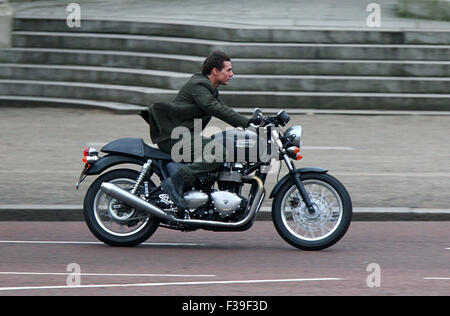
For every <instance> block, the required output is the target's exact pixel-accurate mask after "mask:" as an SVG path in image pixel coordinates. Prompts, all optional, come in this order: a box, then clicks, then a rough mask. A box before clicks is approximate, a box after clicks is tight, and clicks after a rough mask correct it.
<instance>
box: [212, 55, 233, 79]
mask: <svg viewBox="0 0 450 316" xmlns="http://www.w3.org/2000/svg"><path fill="white" fill-rule="evenodd" d="M223 66H224V67H223V68H222V70H220V71H219V70H218V69H217V68H214V70H215V73H216V81H217V82H218V83H219V84H223V85H227V84H228V82H229V81H230V79H231V77H233V75H234V74H233V68H232V67H231V62H230V61H224V62H223Z"/></svg>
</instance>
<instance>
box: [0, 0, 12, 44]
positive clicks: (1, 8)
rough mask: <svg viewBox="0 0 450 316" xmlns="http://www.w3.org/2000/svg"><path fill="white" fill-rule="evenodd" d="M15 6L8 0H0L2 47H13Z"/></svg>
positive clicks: (0, 38)
mask: <svg viewBox="0 0 450 316" xmlns="http://www.w3.org/2000/svg"><path fill="white" fill-rule="evenodd" d="M13 15H14V10H13V8H12V7H11V6H10V5H9V4H8V1H6V0H0V49H1V48H7V47H11V30H12V19H13Z"/></svg>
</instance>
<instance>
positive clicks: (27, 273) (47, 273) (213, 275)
mask: <svg viewBox="0 0 450 316" xmlns="http://www.w3.org/2000/svg"><path fill="white" fill-rule="evenodd" d="M0 275H77V276H114V277H208V278H210V277H215V276H216V275H215V274H159V273H73V272H16V271H0Z"/></svg>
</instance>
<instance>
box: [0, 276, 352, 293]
mask: <svg viewBox="0 0 450 316" xmlns="http://www.w3.org/2000/svg"><path fill="white" fill-rule="evenodd" d="M342 280H344V279H341V278H309V279H278V280H234V281H200V282H166V283H132V284H87V285H49V286H24V287H0V291H24V290H54V289H83V288H112V287H151V286H169V285H214V284H255V283H283V282H307V281H342Z"/></svg>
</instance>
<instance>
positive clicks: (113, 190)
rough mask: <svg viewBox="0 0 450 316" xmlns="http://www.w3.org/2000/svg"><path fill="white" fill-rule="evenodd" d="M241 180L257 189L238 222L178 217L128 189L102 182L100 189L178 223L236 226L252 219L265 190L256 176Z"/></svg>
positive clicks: (137, 207)
mask: <svg viewBox="0 0 450 316" xmlns="http://www.w3.org/2000/svg"><path fill="white" fill-rule="evenodd" d="M242 180H243V181H244V182H255V183H256V184H257V190H256V194H255V197H254V198H253V203H252V204H251V206H250V210H249V212H248V214H247V216H246V217H245V218H243V219H242V220H240V221H239V222H234V223H225V222H218V221H206V220H199V219H180V218H176V217H174V216H172V215H171V214H168V213H166V212H164V211H163V210H162V209H160V208H159V207H157V206H155V205H153V204H151V203H148V202H147V201H144V200H143V199H141V198H139V197H138V196H136V195H133V194H131V193H129V192H128V191H125V190H123V189H121V188H119V187H118V186H116V185H115V184H112V183H108V182H104V183H102V185H101V186H100V189H101V190H102V191H103V192H105V193H106V194H107V195H109V196H111V197H113V198H115V199H117V200H119V201H121V202H124V203H125V204H127V205H129V206H132V207H134V208H135V209H138V210H141V211H145V212H148V213H150V214H152V215H153V216H156V217H158V218H161V219H164V220H167V221H171V222H175V223H178V224H191V225H192V224H194V225H198V226H199V227H202V226H203V227H222V228H237V227H240V226H244V225H245V224H248V223H249V222H250V221H252V220H253V219H254V218H255V215H256V214H257V212H258V211H259V208H260V207H261V204H262V202H263V200H264V196H265V190H264V184H263V182H262V180H261V179H260V178H259V177H257V176H243V177H242Z"/></svg>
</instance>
